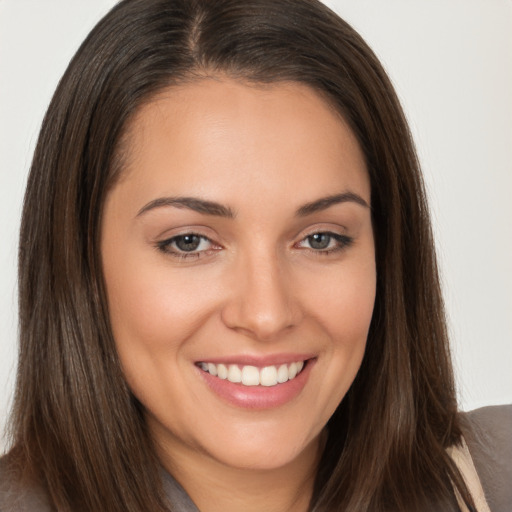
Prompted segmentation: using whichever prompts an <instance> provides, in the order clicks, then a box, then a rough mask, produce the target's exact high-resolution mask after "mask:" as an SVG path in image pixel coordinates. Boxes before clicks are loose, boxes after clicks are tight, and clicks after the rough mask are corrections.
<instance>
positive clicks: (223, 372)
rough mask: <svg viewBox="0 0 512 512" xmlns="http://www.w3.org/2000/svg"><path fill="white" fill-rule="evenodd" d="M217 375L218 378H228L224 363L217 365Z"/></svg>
mask: <svg viewBox="0 0 512 512" xmlns="http://www.w3.org/2000/svg"><path fill="white" fill-rule="evenodd" d="M212 375H213V374H212ZM217 377H219V379H227V378H228V368H227V366H226V365H224V364H219V365H217Z"/></svg>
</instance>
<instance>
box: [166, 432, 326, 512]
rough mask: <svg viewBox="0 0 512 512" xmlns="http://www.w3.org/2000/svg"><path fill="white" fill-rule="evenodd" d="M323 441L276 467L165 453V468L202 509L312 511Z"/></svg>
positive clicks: (225, 511) (212, 511) (222, 511)
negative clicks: (237, 464) (237, 465)
mask: <svg viewBox="0 0 512 512" xmlns="http://www.w3.org/2000/svg"><path fill="white" fill-rule="evenodd" d="M321 445H322V443H321V442H320V440H319V439H316V440H314V441H313V442H312V443H311V444H310V445H309V446H308V447H307V448H306V449H305V450H304V451H303V452H302V453H301V454H300V455H299V456H298V457H297V458H296V459H295V460H293V461H292V462H290V463H289V464H287V465H285V466H283V467H279V468H272V469H247V468H233V467H226V466H225V465H224V464H222V463H221V462H218V461H216V460H214V459H212V458H210V457H208V456H206V455H202V454H194V457H192V458H191V457H190V453H187V454H185V453H177V452H176V450H173V453H172V458H171V456H170V455H167V454H166V453H165V452H162V451H161V453H160V457H161V460H162V463H163V465H164V467H165V468H166V469H167V471H169V473H171V474H172V475H173V476H174V477H175V478H176V480H178V482H179V483H180V484H181V485H182V487H183V488H184V489H185V490H186V491H187V493H188V495H189V496H190V498H191V499H192V501H193V502H194V503H195V504H196V506H197V508H198V509H199V510H200V511H201V512H235V511H236V512H239V511H240V510H244V511H245V512H261V511H265V512H289V511H292V510H293V512H307V510H308V509H309V503H310V501H311V496H312V493H313V486H314V481H315V475H316V470H317V466H318V462H319V459H320V456H321V448H322V446H321Z"/></svg>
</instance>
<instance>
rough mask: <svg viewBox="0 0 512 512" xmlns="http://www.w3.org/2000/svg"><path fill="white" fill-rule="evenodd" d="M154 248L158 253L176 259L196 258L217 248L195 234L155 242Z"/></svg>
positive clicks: (207, 239)
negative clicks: (155, 247)
mask: <svg viewBox="0 0 512 512" xmlns="http://www.w3.org/2000/svg"><path fill="white" fill-rule="evenodd" d="M156 246H157V248H158V249H159V250H160V251H162V252H164V253H166V254H170V255H172V256H175V257H177V258H188V257H195V258H198V257H200V256H201V255H202V254H204V253H206V252H208V251H210V250H212V249H216V248H218V247H217V246H215V245H214V244H213V242H212V241H211V240H210V239H209V238H207V237H205V236H202V235H198V234H196V233H185V234H183V235H178V236H173V237H172V238H168V239H167V240H162V241H161V242H157V244H156Z"/></svg>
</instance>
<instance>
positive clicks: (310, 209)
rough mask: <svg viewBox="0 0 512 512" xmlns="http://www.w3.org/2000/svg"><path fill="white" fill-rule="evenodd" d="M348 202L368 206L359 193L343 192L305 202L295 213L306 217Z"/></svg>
mask: <svg viewBox="0 0 512 512" xmlns="http://www.w3.org/2000/svg"><path fill="white" fill-rule="evenodd" d="M348 202H351V203H357V204H359V205H361V206H364V207H365V208H370V205H369V204H368V203H367V202H366V201H365V200H364V199H363V198H362V197H361V196H360V195H358V194H355V193H354V192H343V193H342V194H335V195H332V196H327V197H322V198H320V199H317V200H316V201H312V202H311V203H306V204H305V205H303V206H301V207H300V208H299V209H298V210H297V212H296V215H297V217H306V216H307V215H311V214H313V213H316V212H320V211H322V210H326V209H327V208H330V207H331V206H333V205H335V204H340V203H348Z"/></svg>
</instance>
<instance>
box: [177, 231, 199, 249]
mask: <svg viewBox="0 0 512 512" xmlns="http://www.w3.org/2000/svg"><path fill="white" fill-rule="evenodd" d="M200 242H201V237H199V236H197V235H183V236H180V237H178V238H177V239H176V246H177V247H178V249H179V250H180V251H186V252H189V251H194V250H195V249H197V248H198V247H199V244H200Z"/></svg>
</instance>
